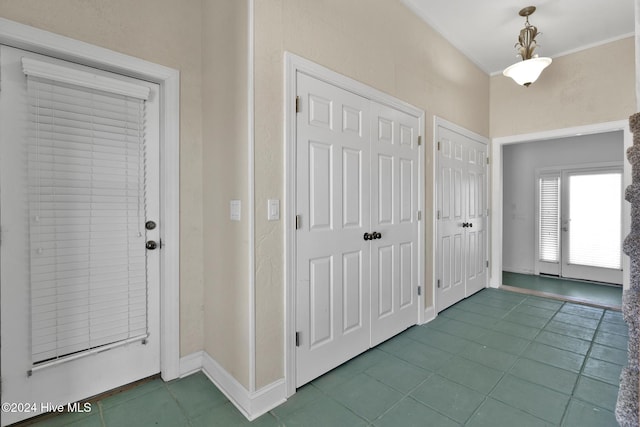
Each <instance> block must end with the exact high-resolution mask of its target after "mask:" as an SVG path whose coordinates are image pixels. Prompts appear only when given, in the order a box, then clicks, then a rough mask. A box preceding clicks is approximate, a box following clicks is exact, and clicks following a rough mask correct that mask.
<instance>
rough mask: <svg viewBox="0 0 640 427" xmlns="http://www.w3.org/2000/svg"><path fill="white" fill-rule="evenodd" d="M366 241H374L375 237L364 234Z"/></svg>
mask: <svg viewBox="0 0 640 427" xmlns="http://www.w3.org/2000/svg"><path fill="white" fill-rule="evenodd" d="M364 240H373V235H372V234H370V233H364Z"/></svg>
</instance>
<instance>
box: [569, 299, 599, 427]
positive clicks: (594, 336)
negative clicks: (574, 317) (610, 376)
mask: <svg viewBox="0 0 640 427" xmlns="http://www.w3.org/2000/svg"><path fill="white" fill-rule="evenodd" d="M605 313H606V309H603V310H602V314H601V315H600V319H598V326H596V329H595V331H593V337H592V338H591V341H590V343H589V350H587V354H585V355H584V360H583V361H582V366H580V372H579V373H578V378H577V379H576V383H575V384H574V385H573V389H572V390H571V396H570V397H569V403H568V404H567V407H566V408H565V409H564V413H563V414H562V419H561V420H560V425H562V423H564V421H565V419H566V417H567V413H568V411H569V406H570V404H571V400H572V399H574V398H575V399H577V397H574V393H575V392H576V389H577V388H578V383H579V382H580V380H581V378H582V376H583V372H584V368H585V366H586V364H587V361H588V360H589V356H590V355H591V350H592V349H593V343H594V342H595V339H596V335H597V334H598V331H599V330H600V325H602V320H603V319H604V315H605ZM578 400H580V399H578Z"/></svg>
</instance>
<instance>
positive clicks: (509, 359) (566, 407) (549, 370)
mask: <svg viewBox="0 0 640 427" xmlns="http://www.w3.org/2000/svg"><path fill="white" fill-rule="evenodd" d="M626 349H627V329H626V326H625V323H624V321H623V320H622V316H621V314H620V312H617V311H611V310H605V309H599V308H593V307H587V306H583V305H577V304H574V303H568V302H561V301H555V300H551V299H546V298H541V297H537V296H528V295H523V294H518V293H512V292H507V291H503V290H496V289H485V290H483V291H481V292H479V293H477V294H475V295H473V296H471V297H469V298H467V299H466V300H464V301H461V302H460V303H458V304H456V305H454V306H453V307H451V308H449V309H447V310H445V311H443V312H442V313H440V315H439V316H438V317H437V318H436V319H435V320H433V321H431V322H430V323H428V324H425V325H422V326H414V327H412V328H410V329H408V330H407V331H405V332H403V333H402V334H400V335H398V336H396V337H394V338H392V339H390V340H388V341H387V342H385V343H383V344H381V345H379V346H378V347H376V348H374V349H371V350H369V351H367V352H366V353H364V354H362V355H360V356H359V357H357V358H355V359H353V360H351V361H349V362H347V363H346V364H344V365H342V366H340V367H338V368H336V369H334V370H333V371H331V372H329V373H327V374H325V375H324V376H322V377H320V378H318V379H316V380H314V381H312V382H311V383H310V384H307V385H305V386H304V387H302V388H300V389H299V390H298V392H297V393H296V394H295V395H293V396H292V397H291V398H290V399H289V400H288V401H287V402H285V403H284V404H283V405H281V406H279V407H277V408H275V409H273V410H272V411H270V412H269V413H267V414H265V415H263V416H261V417H260V418H258V419H257V420H255V421H254V422H253V423H249V422H248V421H247V420H246V419H245V418H244V417H243V416H242V415H240V413H239V412H238V411H237V410H236V409H235V407H234V406H233V405H232V404H231V403H230V402H229V401H228V400H227V399H226V398H225V397H224V396H223V395H222V393H221V392H220V391H218V390H217V389H216V387H215V386H213V385H212V384H211V383H210V382H209V380H208V379H207V378H206V377H205V376H204V375H203V374H202V373H197V374H194V375H191V376H189V377H186V378H183V379H179V380H176V381H171V382H169V383H164V382H162V381H161V380H159V379H156V380H153V381H150V382H148V383H145V384H143V385H141V386H138V387H136V388H133V389H131V390H129V391H126V392H123V393H120V394H116V395H113V396H111V397H107V398H105V399H103V400H101V401H98V402H97V403H95V404H94V405H93V408H94V410H93V411H92V413H91V414H89V415H79V414H73V415H71V414H65V415H58V416H55V417H52V418H49V419H45V420H42V421H40V422H38V423H37V424H36V425H37V426H60V425H72V426H136V427H138V426H172V427H174V426H225V427H227V426H242V425H249V424H251V425H256V426H322V427H326V426H332V427H333V426H379V427H382V426H393V427H403V426H430V427H431V426H434V427H435V426H452V427H453V426H463V425H464V426H472V427H479V426H490V427H500V426H506V427H526V426H577V427H589V426H594V427H596V426H597V427H606V426H615V425H617V423H616V421H615V417H614V414H613V411H614V408H615V403H616V398H617V393H618V378H619V375H620V371H621V369H622V367H623V365H625V364H626V357H627V350H626Z"/></svg>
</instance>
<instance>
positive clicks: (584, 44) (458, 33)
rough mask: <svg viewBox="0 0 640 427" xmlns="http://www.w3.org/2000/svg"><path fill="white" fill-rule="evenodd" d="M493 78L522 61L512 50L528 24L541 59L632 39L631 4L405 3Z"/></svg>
mask: <svg viewBox="0 0 640 427" xmlns="http://www.w3.org/2000/svg"><path fill="white" fill-rule="evenodd" d="M402 2H403V3H404V4H405V5H406V6H407V7H409V9H411V10H412V11H413V12H415V13H416V14H417V15H418V16H420V17H421V18H422V19H423V20H425V21H426V22H427V24H429V25H430V26H431V27H432V28H434V29H435V30H436V31H438V32H439V33H440V34H442V35H443V36H444V37H445V38H446V39H447V40H449V42H451V43H452V44H453V45H454V46H455V47H457V48H458V49H459V50H460V51H461V52H462V53H464V54H465V55H466V56H467V57H468V58H469V59H470V60H471V61H473V62H474V63H475V64H476V65H478V66H479V67H480V68H482V69H483V70H484V71H485V72H487V73H489V74H495V73H498V72H502V70H503V69H504V68H506V67H507V66H509V65H511V64H513V63H514V62H516V61H517V60H519V58H520V57H519V56H516V50H515V48H514V45H515V43H516V42H517V40H518V34H519V32H520V29H522V28H523V27H524V21H525V20H524V18H523V17H521V16H519V15H518V12H519V11H520V9H522V8H523V7H526V6H535V7H536V8H537V10H536V12H535V13H534V14H533V15H531V16H530V17H529V22H530V23H531V25H535V26H536V27H538V31H540V32H541V33H542V34H540V35H539V36H538V37H536V41H537V42H538V48H537V50H536V53H538V54H539V55H540V56H550V57H552V58H554V57H557V56H562V55H564V54H567V53H571V52H575V51H578V50H582V49H585V48H589V47H593V46H596V45H599V44H603V43H606V42H608V41H613V40H618V39H621V38H624V37H629V36H632V35H633V33H634V2H633V0H490V1H482V0H402Z"/></svg>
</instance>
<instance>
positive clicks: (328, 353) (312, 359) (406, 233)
mask: <svg viewBox="0 0 640 427" xmlns="http://www.w3.org/2000/svg"><path fill="white" fill-rule="evenodd" d="M296 84H297V95H298V106H299V112H298V114H297V119H296V127H297V128H296V138H297V142H296V212H297V214H298V227H297V228H298V229H297V231H296V249H297V252H296V257H297V259H296V331H297V339H296V341H297V346H296V349H297V350H296V386H297V387H299V386H301V385H303V384H305V383H307V382H309V381H311V380H312V379H314V378H316V377H318V376H320V375H322V374H323V373H325V372H328V371H329V370H331V369H333V368H335V367H336V366H338V365H340V364H342V363H343V362H345V361H347V360H349V359H351V358H352V357H354V356H356V355H358V354H360V353H362V352H363V351H365V350H367V349H368V348H370V347H372V346H375V345H376V344H378V343H380V342H382V341H384V340H386V339H388V338H390V337H392V336H393V335H395V334H397V333H398V332H400V331H402V330H404V329H406V328H407V327H409V326H411V325H413V324H415V323H416V322H417V320H418V300H417V291H418V280H419V279H418V263H419V261H418V238H419V233H418V218H417V210H418V188H419V185H418V184H419V183H418V175H419V165H418V163H419V157H418V152H419V150H418V132H419V130H418V119H417V118H415V117H411V116H409V115H407V114H404V113H401V112H399V111H396V110H394V109H392V108H389V107H385V106H383V105H379V104H377V103H375V102H373V101H370V100H368V99H366V98H363V97H360V96H358V95H355V94H353V93H351V92H349V91H346V90H343V89H340V88H338V87H336V86H333V85H331V84H328V83H325V82H323V81H321V80H318V79H316V78H314V77H310V76H308V75H306V74H303V73H300V72H298V74H297V80H296Z"/></svg>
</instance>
